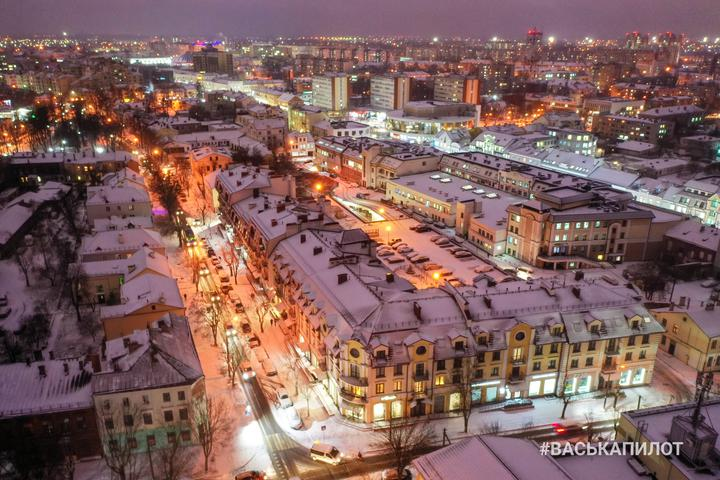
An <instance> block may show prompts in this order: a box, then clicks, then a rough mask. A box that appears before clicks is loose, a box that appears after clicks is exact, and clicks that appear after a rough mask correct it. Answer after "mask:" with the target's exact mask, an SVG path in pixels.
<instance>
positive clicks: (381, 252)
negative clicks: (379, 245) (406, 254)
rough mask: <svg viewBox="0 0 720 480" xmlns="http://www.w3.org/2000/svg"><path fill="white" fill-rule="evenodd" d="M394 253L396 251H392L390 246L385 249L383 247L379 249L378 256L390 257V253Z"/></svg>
mask: <svg viewBox="0 0 720 480" xmlns="http://www.w3.org/2000/svg"><path fill="white" fill-rule="evenodd" d="M394 254H395V252H393V251H392V250H391V249H389V248H384V249H382V250H378V251H377V256H378V257H389V256H390V255H394Z"/></svg>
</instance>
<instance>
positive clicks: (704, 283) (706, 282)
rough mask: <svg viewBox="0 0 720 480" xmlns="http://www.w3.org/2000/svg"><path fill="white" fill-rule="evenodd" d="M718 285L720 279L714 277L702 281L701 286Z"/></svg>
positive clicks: (710, 286)
mask: <svg viewBox="0 0 720 480" xmlns="http://www.w3.org/2000/svg"><path fill="white" fill-rule="evenodd" d="M717 285H720V280H715V279H714V278H711V279H709V280H705V281H703V282H700V286H701V287H704V288H712V287H715V286H717Z"/></svg>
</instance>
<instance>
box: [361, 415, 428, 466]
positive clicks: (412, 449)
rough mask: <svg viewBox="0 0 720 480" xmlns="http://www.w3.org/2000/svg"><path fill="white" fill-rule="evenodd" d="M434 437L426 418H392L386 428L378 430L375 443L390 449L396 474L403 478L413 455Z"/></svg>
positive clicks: (426, 445)
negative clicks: (412, 419)
mask: <svg viewBox="0 0 720 480" xmlns="http://www.w3.org/2000/svg"><path fill="white" fill-rule="evenodd" d="M434 439H435V432H434V431H433V430H432V427H431V426H430V423H429V422H428V421H427V420H423V421H417V422H413V421H411V420H410V419H407V418H394V419H391V420H390V424H389V425H388V427H387V428H385V429H383V430H381V431H380V433H379V438H378V440H377V442H376V443H375V444H376V445H377V446H378V447H380V448H384V449H387V450H390V452H391V454H392V456H393V458H394V460H395V462H394V463H395V469H396V471H397V473H398V476H399V478H403V472H404V470H405V468H406V467H407V466H408V465H409V464H410V462H411V461H412V459H413V457H415V456H416V455H417V454H419V453H420V452H421V451H422V450H424V449H425V448H427V447H429V446H430V445H431V443H432V442H433V440H434Z"/></svg>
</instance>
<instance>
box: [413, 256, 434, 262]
mask: <svg viewBox="0 0 720 480" xmlns="http://www.w3.org/2000/svg"><path fill="white" fill-rule="evenodd" d="M429 260H430V259H429V258H428V257H426V256H425V255H415V256H414V257H411V258H410V262H412V263H425V262H427V261H429Z"/></svg>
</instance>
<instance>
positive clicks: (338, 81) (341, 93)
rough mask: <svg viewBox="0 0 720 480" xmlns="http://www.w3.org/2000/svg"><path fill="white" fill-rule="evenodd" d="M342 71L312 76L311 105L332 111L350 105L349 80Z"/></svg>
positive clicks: (346, 107)
mask: <svg viewBox="0 0 720 480" xmlns="http://www.w3.org/2000/svg"><path fill="white" fill-rule="evenodd" d="M348 80H349V79H348V76H347V75H345V74H344V73H328V74H325V75H323V76H319V77H314V78H313V82H312V86H313V105H315V106H316V107H320V108H324V109H326V110H330V111H333V112H339V111H342V110H347V109H348V107H349V106H350V82H349V81H348Z"/></svg>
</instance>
